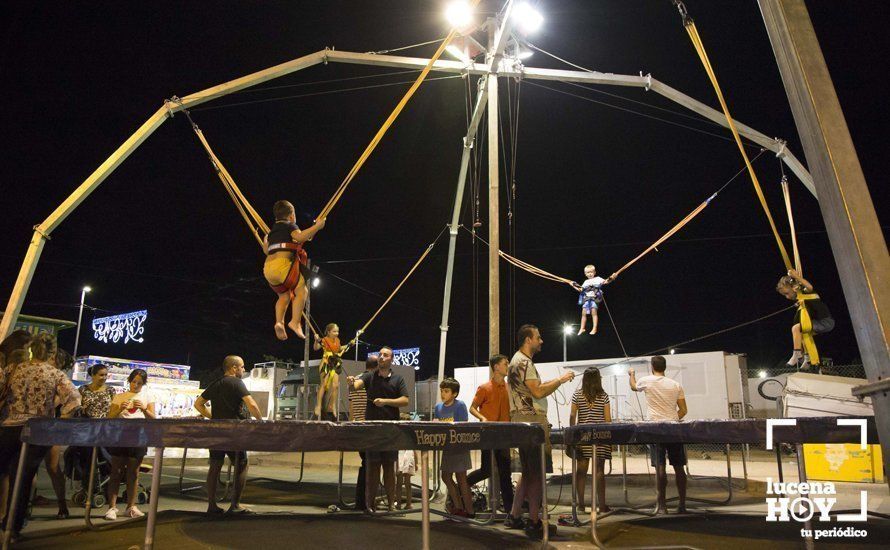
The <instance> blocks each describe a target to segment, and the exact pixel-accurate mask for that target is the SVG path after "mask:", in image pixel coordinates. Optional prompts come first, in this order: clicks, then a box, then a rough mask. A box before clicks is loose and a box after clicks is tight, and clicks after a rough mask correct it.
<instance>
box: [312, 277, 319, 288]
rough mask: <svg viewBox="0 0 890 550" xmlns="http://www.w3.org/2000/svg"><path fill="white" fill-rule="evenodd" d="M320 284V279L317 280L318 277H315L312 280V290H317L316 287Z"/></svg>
mask: <svg viewBox="0 0 890 550" xmlns="http://www.w3.org/2000/svg"><path fill="white" fill-rule="evenodd" d="M320 284H321V279H319V278H318V277H315V278H314V279H312V288H318V285H320Z"/></svg>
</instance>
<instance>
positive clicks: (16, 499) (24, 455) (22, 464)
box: [3, 442, 30, 550]
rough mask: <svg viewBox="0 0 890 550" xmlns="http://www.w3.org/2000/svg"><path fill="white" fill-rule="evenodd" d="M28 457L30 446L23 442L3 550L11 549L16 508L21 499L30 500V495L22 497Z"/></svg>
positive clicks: (10, 500)
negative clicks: (23, 478)
mask: <svg viewBox="0 0 890 550" xmlns="http://www.w3.org/2000/svg"><path fill="white" fill-rule="evenodd" d="M27 456H28V444H27V443H25V442H22V449H21V450H20V451H19V464H18V468H16V471H15V480H14V481H13V484H12V495H11V496H10V499H9V506H8V507H7V508H6V530H5V531H4V532H3V550H7V549H8V548H9V544H10V539H11V538H12V530H13V526H14V525H15V517H16V515H17V514H16V508H18V505H19V499H20V498H29V497H30V495H20V494H19V493H21V492H22V491H21V489H22V477H24V475H25V458H27Z"/></svg>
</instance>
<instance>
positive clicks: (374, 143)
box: [318, 0, 480, 219]
mask: <svg viewBox="0 0 890 550" xmlns="http://www.w3.org/2000/svg"><path fill="white" fill-rule="evenodd" d="M479 1H480V0H473V3H472V7H476V5H477V4H478V3H479ZM456 35H457V31H456V30H455V29H452V30H451V31H450V32H449V33H448V36H446V37H445V40H443V41H442V43H441V44H440V45H439V48H438V49H437V50H436V53H435V54H433V57H431V58H430V60H429V62H428V63H427V64H426V67H424V68H423V70H422V71H421V72H420V74H419V75H418V76H417V80H415V81H414V84H412V85H411V87H410V88H408V91H407V92H406V93H405V96H404V97H402V99H401V100H400V101H399V102H398V104H396V107H395V109H393V111H392V113H390V115H389V116H388V117H387V118H386V120H385V121H384V122H383V125H382V126H381V127H380V130H378V131H377V134H376V135H375V136H374V138H373V139H371V143H369V144H368V146H367V147H366V148H365V151H364V152H363V153H362V154H361V156H360V157H359V159H358V160H357V161H356V163H355V165H353V167H352V169H351V170H350V171H349V173H348V174H347V175H346V178H345V179H344V180H343V182H342V183H341V184H340V187H338V188H337V191H336V192H335V193H334V196H333V197H331V199H330V200H329V201H328V203H327V204H326V205H325V207H324V208H323V209H322V210H321V213H319V215H318V218H319V219H321V218H326V217H327V216H328V214H330V213H331V210H333V208H334V206H335V205H336V204H337V202H338V201H339V200H340V197H341V196H343V193H344V192H345V191H346V188H347V187H348V186H349V184H350V183H351V182H352V180H353V179H354V178H355V175H356V174H357V173H358V171H359V169H360V168H361V167H362V166H363V165H364V164H365V161H366V160H367V159H368V157H369V156H371V153H372V152H373V151H374V149H375V148H376V147H377V144H378V143H380V140H381V139H382V138H383V136H384V135H385V134H386V132H387V130H389V128H390V126H392V123H393V122H394V121H395V119H396V117H398V116H399V114H400V113H401V112H402V109H404V108H405V105H406V104H407V103H408V100H409V99H411V97H412V96H413V95H414V92H416V91H417V88H419V87H420V84H421V83H422V82H423V80H424V79H425V78H426V75H428V74H429V72H430V70H431V69H432V68H433V65H434V64H435V62H436V60H438V59H439V57H440V56H441V55H442V53H443V52H444V51H445V48H446V47H447V46H448V44H450V43H451V40H452V39H454V37H455V36H456Z"/></svg>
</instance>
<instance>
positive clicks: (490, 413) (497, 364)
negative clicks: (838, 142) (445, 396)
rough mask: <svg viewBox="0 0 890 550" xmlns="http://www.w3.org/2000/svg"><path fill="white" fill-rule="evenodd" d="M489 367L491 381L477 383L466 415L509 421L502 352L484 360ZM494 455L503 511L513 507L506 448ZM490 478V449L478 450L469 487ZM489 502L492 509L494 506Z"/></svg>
mask: <svg viewBox="0 0 890 550" xmlns="http://www.w3.org/2000/svg"><path fill="white" fill-rule="evenodd" d="M488 364H489V366H490V367H491V380H489V381H488V382H486V383H485V384H482V385H481V386H479V388H478V389H477V390H476V397H474V398H473V403H472V405H470V414H472V415H473V416H475V417H476V418H478V419H479V421H480V422H509V421H510V398H509V396H508V395H507V384H506V383H505V379H506V377H507V367H508V365H509V364H510V360H509V359H508V358H507V356H506V355H500V354H498V355H494V356H492V358H491V359H489V360H488ZM494 458H495V461H496V462H497V465H498V479H499V480H500V484H501V501H502V502H503V504H504V509H505V510H510V508H511V507H512V506H513V481H512V479H511V477H510V449H497V450H496V451H495V452H494ZM489 477H491V452H490V451H482V467H481V468H479V469H478V470H475V471H473V472H471V473H470V475H468V476H467V482H468V483H469V484H470V486H471V487H472V486H473V485H476V484H477V483H479V482H480V481H483V480H486V479H488V478H489ZM494 504H495V503H492V509H494Z"/></svg>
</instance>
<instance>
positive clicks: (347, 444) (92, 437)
mask: <svg viewBox="0 0 890 550" xmlns="http://www.w3.org/2000/svg"><path fill="white" fill-rule="evenodd" d="M22 441H25V442H27V443H30V444H33V445H76V446H82V447H188V448H191V449H217V450H228V451H396V450H401V449H418V450H427V451H435V450H442V449H504V448H510V447H535V446H538V445H541V444H542V443H543V441H544V430H543V429H542V428H541V427H540V426H538V425H537V424H524V423H514V422H472V423H470V422H461V423H458V424H449V423H443V422H341V423H333V422H314V421H313V422H303V421H275V422H271V421H258V420H205V419H160V420H148V419H119V418H115V419H107V418H105V419H89V418H73V419H53V418H32V419H31V420H28V422H27V423H26V424H25V428H24V429H23V430H22Z"/></svg>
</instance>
